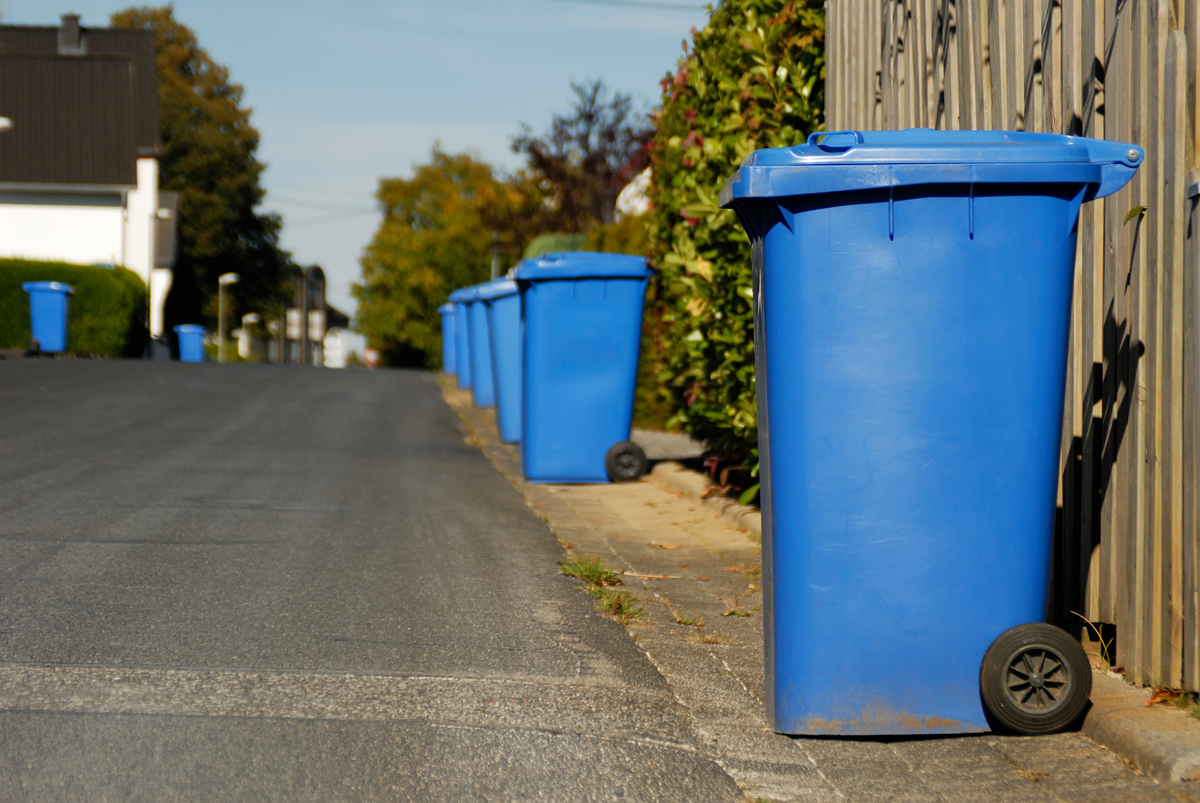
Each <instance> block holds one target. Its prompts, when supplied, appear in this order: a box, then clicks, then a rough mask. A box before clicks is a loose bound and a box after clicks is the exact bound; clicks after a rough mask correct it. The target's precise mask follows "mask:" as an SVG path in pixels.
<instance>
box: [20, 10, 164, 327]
mask: <svg viewBox="0 0 1200 803" xmlns="http://www.w3.org/2000/svg"><path fill="white" fill-rule="evenodd" d="M0 117H5V118H8V119H9V120H11V121H12V126H11V128H10V129H9V130H7V131H4V132H3V133H0V256H6V257H20V258H26V259H44V260H60V261H63V262H74V263H79V264H84V265H89V264H98V265H123V266H124V267H126V268H128V269H129V270H131V271H133V272H134V273H136V274H138V275H139V276H141V277H142V279H143V281H145V282H146V285H147V287H148V289H149V296H150V316H149V321H147V323H148V325H149V327H150V333H151V335H152V336H154V337H160V336H161V335H162V329H163V316H162V312H163V305H164V303H165V300H166V295H167V291H168V290H169V289H170V286H171V276H172V273H171V260H172V259H173V256H174V235H175V231H176V228H175V227H176V217H177V211H178V199H177V198H163V197H160V193H159V188H158V182H159V174H158V156H159V149H160V142H159V119H158V77H157V73H156V70H155V53H154V38H153V35H152V34H151V33H149V32H148V31H140V30H122V29H113V28H83V27H81V26H80V25H79V17H78V16H76V15H74V14H67V15H64V16H63V18H62V25H61V26H60V27H58V28H51V27H35V26H19V25H0ZM164 201H165V202H166V203H164Z"/></svg>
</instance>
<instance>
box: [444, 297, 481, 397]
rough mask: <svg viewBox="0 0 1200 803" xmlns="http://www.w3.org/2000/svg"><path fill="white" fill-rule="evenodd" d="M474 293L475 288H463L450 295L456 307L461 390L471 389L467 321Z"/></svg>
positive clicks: (455, 334)
mask: <svg viewBox="0 0 1200 803" xmlns="http://www.w3.org/2000/svg"><path fill="white" fill-rule="evenodd" d="M474 292H475V288H473V287H463V288H461V289H459V290H455V291H454V292H453V293H451V294H450V303H452V304H453V305H454V367H455V368H457V369H458V370H457V371H455V373H456V374H457V375H458V387H459V390H466V389H467V388H469V387H471V344H470V324H469V323H468V321H467V297H468V296H471V295H473V294H474ZM443 326H444V324H443ZM443 331H445V329H443Z"/></svg>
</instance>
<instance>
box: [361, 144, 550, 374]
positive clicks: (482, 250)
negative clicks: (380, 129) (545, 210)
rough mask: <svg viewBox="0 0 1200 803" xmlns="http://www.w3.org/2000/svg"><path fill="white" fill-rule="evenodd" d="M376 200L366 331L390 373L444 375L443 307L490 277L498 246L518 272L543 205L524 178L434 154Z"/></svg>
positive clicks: (366, 276)
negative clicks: (419, 370) (378, 217)
mask: <svg viewBox="0 0 1200 803" xmlns="http://www.w3.org/2000/svg"><path fill="white" fill-rule="evenodd" d="M375 197H376V199H377V200H378V202H379V205H380V208H381V211H382V212H383V220H382V222H381V223H380V225H379V229H378V230H377V231H376V232H375V236H374V237H373V238H372V240H371V243H370V245H368V246H367V248H366V251H365V253H364V254H363V257H362V260H361V265H362V277H363V280H362V282H361V283H359V284H356V285H354V295H355V297H356V298H357V299H358V318H357V323H358V327H359V328H360V329H361V331H362V332H363V333H364V334H366V335H367V338H368V339H369V340H370V342H371V344H372V345H373V346H375V347H376V348H378V349H380V351H381V352H382V354H383V356H384V359H385V361H386V362H387V364H389V365H403V366H413V367H434V366H437V365H438V364H439V361H440V359H441V326H440V322H439V317H438V314H437V308H438V306H440V305H441V304H443V303H445V301H446V297H447V296H448V295H449V294H450V292H451V291H453V290H456V289H458V288H460V287H466V286H468V285H472V284H479V283H480V282H484V281H487V280H488V279H489V278H490V277H491V254H492V248H493V245H495V246H496V247H497V248H498V249H499V252H500V253H499V256H500V260H501V267H502V269H507V268H508V267H510V266H511V265H513V264H514V263H515V262H516V260H517V259H518V258H519V257H520V249H521V248H522V247H523V244H524V239H525V238H526V237H528V236H529V227H530V226H531V225H532V224H531V222H530V221H532V220H533V219H534V217H535V210H536V209H537V208H538V207H539V206H540V205H541V200H542V198H543V196H542V195H541V194H540V193H539V191H538V190H537V188H536V186H535V185H533V184H532V182H530V181H529V180H528V179H527V178H525V177H522V176H517V177H515V178H505V177H502V176H498V175H497V174H496V172H495V171H494V169H493V168H492V167H491V166H490V165H488V164H485V163H484V162H482V161H480V160H479V159H477V158H476V157H474V156H472V155H470V154H449V153H445V152H444V151H442V150H441V149H440V148H438V147H436V146H435V147H434V150H433V153H432V156H431V158H430V161H429V162H428V163H427V164H422V165H417V166H416V168H415V170H414V175H413V177H412V178H410V179H403V178H385V179H382V180H381V181H380V182H379V191H378V192H377V193H376V196H375ZM493 232H494V233H495V235H493ZM494 236H495V239H493V237H494Z"/></svg>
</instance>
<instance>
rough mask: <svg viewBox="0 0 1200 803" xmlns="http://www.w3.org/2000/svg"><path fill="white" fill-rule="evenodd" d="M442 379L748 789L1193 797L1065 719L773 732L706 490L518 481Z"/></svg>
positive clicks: (756, 551) (727, 524) (754, 612)
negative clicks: (844, 735)
mask: <svg viewBox="0 0 1200 803" xmlns="http://www.w3.org/2000/svg"><path fill="white" fill-rule="evenodd" d="M442 382H443V384H442V387H443V395H444V396H445V398H446V400H447V402H448V403H449V404H450V405H451V407H453V408H454V409H455V410H456V412H457V413H458V415H459V417H460V420H461V421H462V423H463V426H464V432H465V435H466V437H465V440H467V441H468V442H470V443H473V444H475V445H477V446H479V448H480V449H481V450H482V451H483V453H484V454H485V455H486V456H487V457H488V458H489V459H490V460H491V462H492V463H493V465H495V466H496V468H497V469H498V470H500V471H501V472H502V473H503V474H504V475H505V476H506V477H507V478H508V479H509V480H510V481H511V482H512V483H513V485H514V486H515V487H516V488H517V490H518V491H520V492H521V493H522V495H523V496H524V497H525V500H526V503H527V504H528V505H529V507H530V508H531V509H532V510H533V511H534V512H535V513H537V514H538V515H539V516H540V517H541V518H542V519H544V520H545V521H546V523H547V525H548V526H549V527H550V529H551V531H552V532H553V533H554V534H555V535H556V537H557V538H558V540H559V541H560V542H561V543H562V544H563V548H564V550H567V551H569V552H572V553H576V554H597V555H600V556H601V557H602V558H603V559H604V561H605V563H606V564H607V565H608V567H609V568H611V569H614V570H617V571H621V572H624V575H623V579H624V583H625V587H626V588H627V589H628V590H630V591H632V592H633V593H634V594H635V595H636V597H637V598H638V600H639V601H640V602H641V605H642V607H643V608H644V610H645V617H644V618H641V619H638V620H635V621H634V622H633V623H632V624H630V625H628V626H627V627H626V631H627V632H628V633H629V636H630V638H632V639H633V640H634V641H635V642H636V643H637V644H638V645H639V647H640V648H641V649H642V650H643V651H644V652H645V653H646V655H647V657H648V658H649V659H650V660H651V662H653V664H654V665H655V666H656V667H657V668H658V670H659V671H660V673H661V674H662V675H663V677H664V678H665V679H666V681H667V683H668V684H669V686H670V687H671V690H672V691H673V692H674V694H675V696H676V697H677V698H678V699H679V701H680V702H681V703H682V704H683V705H684V706H685V707H686V708H687V709H688V710H689V711H690V712H691V715H692V719H693V723H694V727H695V730H696V733H697V736H698V737H699V739H700V741H701V743H702V744H705V745H707V746H708V748H709V750H710V751H711V755H712V757H713V758H714V760H716V761H717V762H718V763H719V764H720V765H721V767H722V768H723V769H725V771H726V772H728V773H729V774H730V775H731V776H732V777H733V778H734V780H735V781H736V782H737V783H738V785H739V787H740V788H741V789H742V791H743V792H744V793H745V794H746V795H747V799H748V800H781V801H783V800H821V801H826V800H827V801H838V800H847V799H849V800H895V801H910V800H911V801H934V800H936V801H954V803H958V802H959V801H981V803H983V801H987V802H988V803H991V802H992V801H1014V802H1015V801H1078V802H1079V803H1085V802H1086V803H1103V802H1104V801H1112V803H1126V802H1127V801H1178V800H1200V790H1194V789H1193V787H1192V785H1183V784H1160V783H1158V782H1157V781H1155V780H1153V779H1151V778H1149V777H1145V776H1143V775H1140V774H1138V773H1137V772H1135V771H1133V770H1132V769H1131V767H1130V766H1129V765H1128V764H1126V763H1125V762H1123V761H1122V760H1121V759H1119V758H1118V757H1117V756H1116V755H1114V754H1113V753H1111V752H1109V751H1108V750H1105V749H1104V748H1102V747H1099V746H1097V745H1096V744H1095V743H1093V742H1092V741H1090V740H1089V739H1088V738H1086V737H1085V736H1083V735H1081V734H1079V733H1063V734H1055V735H1053V736H1043V737H1034V738H1031V737H1013V736H997V735H995V734H981V735H978V736H955V737H927V738H896V739H879V738H871V739H867V738H863V739H830V738H791V737H787V736H781V735H779V734H775V733H772V732H771V731H770V730H769V729H768V728H767V724H766V718H765V713H764V704H763V687H764V676H763V654H762V649H763V648H762V644H763V631H762V626H763V621H762V613H761V609H762V591H761V548H760V546H759V543H758V540H757V537H756V536H755V535H753V534H752V533H751V532H748V531H747V530H744V529H738V528H737V527H735V526H734V525H733V523H732V521H731V520H730V519H728V518H726V517H725V516H723V515H722V513H721V511H719V510H717V509H716V508H714V507H712V506H710V505H708V504H705V502H706V501H709V500H704V501H701V500H699V499H697V498H696V497H695V496H692V495H689V494H687V493H684V492H683V491H681V490H680V488H681V487H682V486H683V485H684V484H686V481H680V479H679V478H678V477H671V476H669V475H671V474H673V473H677V470H675V469H673V468H672V467H670V466H668V465H667V464H661V465H660V467H659V469H658V470H657V471H656V472H653V473H652V475H651V476H650V477H647V478H643V479H642V480H641V481H640V482H637V483H628V484H613V485H538V484H532V483H526V482H524V481H523V480H522V479H521V477H520V471H519V453H518V451H517V448H516V447H515V446H512V445H508V444H502V443H500V442H499V440H498V437H497V434H496V428H495V419H494V413H493V412H492V411H491V410H480V409H477V408H475V407H473V406H472V404H471V401H470V394H469V392H463V391H459V390H457V389H456V388H454V387H453V383H452V380H451V381H449V382H448V381H446V378H443V380H442ZM681 456H684V457H686V456H687V455H681ZM668 480H671V481H670V482H668ZM691 481H693V482H694V478H693V479H692V480H691ZM581 593H583V592H581ZM687 622H696V623H697V625H698V626H693V625H691V624H687Z"/></svg>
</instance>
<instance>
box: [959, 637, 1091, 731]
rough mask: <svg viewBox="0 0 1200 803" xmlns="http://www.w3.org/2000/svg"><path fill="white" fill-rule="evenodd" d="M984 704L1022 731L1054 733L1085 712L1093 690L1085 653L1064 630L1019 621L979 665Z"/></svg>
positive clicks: (992, 712)
mask: <svg viewBox="0 0 1200 803" xmlns="http://www.w3.org/2000/svg"><path fill="white" fill-rule="evenodd" d="M979 689H980V692H981V694H982V696H983V702H984V705H986V706H987V709H988V711H989V712H990V713H991V715H992V716H993V717H995V718H996V720H997V721H999V722H1000V724H1001V725H1003V726H1005V727H1006V728H1009V729H1010V730H1013V731H1015V732H1017V733H1023V734H1029V735H1033V734H1039V733H1053V732H1054V731H1057V730H1062V729H1063V728H1065V727H1067V726H1068V725H1070V724H1071V723H1072V722H1074V721H1075V720H1076V719H1077V718H1078V717H1079V715H1080V714H1082V713H1083V709H1084V706H1086V705H1087V702H1088V697H1089V696H1090V695H1091V693H1092V667H1091V664H1090V663H1089V662H1088V657H1087V653H1085V652H1084V651H1083V647H1082V646H1081V645H1080V643H1079V642H1078V641H1076V640H1075V639H1073V638H1072V637H1071V636H1070V635H1069V634H1068V633H1067V632H1066V631H1065V630H1061V629H1059V628H1057V627H1055V626H1054V625H1048V624H1040V623H1039V624H1027V625H1018V626H1017V627H1014V628H1012V629H1011V630H1006V631H1005V632H1004V633H1001V634H1000V637H999V638H997V639H996V640H995V641H993V642H992V646H991V647H988V651H987V653H986V654H985V655H984V656H983V664H982V666H981V667H980V668H979Z"/></svg>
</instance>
